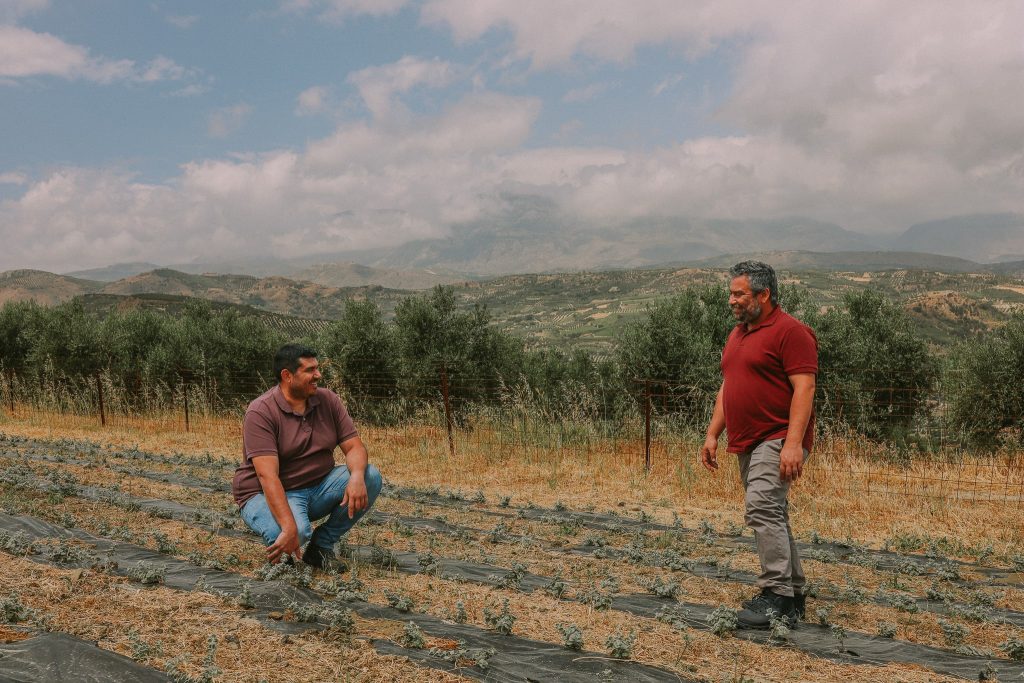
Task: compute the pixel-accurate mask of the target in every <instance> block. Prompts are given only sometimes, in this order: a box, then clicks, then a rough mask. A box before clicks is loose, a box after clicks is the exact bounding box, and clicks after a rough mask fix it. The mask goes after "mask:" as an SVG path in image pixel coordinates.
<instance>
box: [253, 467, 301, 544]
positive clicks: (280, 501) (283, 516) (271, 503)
mask: <svg viewBox="0 0 1024 683" xmlns="http://www.w3.org/2000/svg"><path fill="white" fill-rule="evenodd" d="M260 486H262V487H263V495H264V496H266V498H267V507H269V508H270V512H271V514H273V515H274V519H275V520H277V525H278V526H279V527H281V530H282V531H290V530H292V531H293V530H295V529H296V524H295V516H294V515H293V514H292V508H291V506H289V505H288V496H286V495H285V493H284V485H283V484H282V483H281V478H280V477H271V476H264V477H260Z"/></svg>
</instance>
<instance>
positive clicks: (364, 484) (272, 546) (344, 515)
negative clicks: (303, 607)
mask: <svg viewBox="0 0 1024 683" xmlns="http://www.w3.org/2000/svg"><path fill="white" fill-rule="evenodd" d="M316 356H317V354H316V351H314V350H312V349H310V348H307V347H304V346H301V345H299V344H286V345H285V346H282V347H281V348H280V349H279V350H278V352H277V354H276V355H275V356H274V374H275V376H276V377H277V378H278V384H277V385H276V386H274V387H273V388H272V389H270V390H269V391H267V392H266V393H264V394H263V395H262V396H260V397H259V398H257V399H256V400H254V401H253V402H252V403H250V404H249V408H248V409H247V410H246V411H245V420H244V422H243V426H242V464H241V465H239V466H238V469H237V470H235V477H234V479H233V480H232V482H231V490H232V493H233V494H234V497H235V502H236V503H238V506H239V508H241V513H242V519H243V520H244V521H245V523H246V524H247V525H248V526H249V528H250V529H252V530H253V531H255V532H256V533H257V534H259V535H260V536H261V537H262V538H263V542H264V543H265V544H266V545H267V559H268V560H269V561H270V562H271V563H274V564H276V563H278V562H280V561H282V560H288V561H290V560H291V557H293V556H294V558H295V559H300V560H302V561H304V562H305V563H306V564H309V565H311V566H313V567H316V568H318V569H328V568H332V569H333V568H336V563H337V558H336V557H335V554H334V545H335V543H337V542H338V540H339V539H340V538H341V536H342V535H343V534H345V533H346V532H348V530H349V529H351V528H352V526H353V525H354V524H355V523H356V522H358V521H359V519H360V518H361V517H362V516H363V515H364V514H365V513H366V511H367V510H369V509H370V506H372V505H373V503H374V501H375V500H376V499H377V495H378V494H379V493H380V489H381V486H382V480H381V474H380V472H379V471H378V470H377V468H376V467H374V466H373V465H370V464H368V463H367V454H366V447H365V446H364V445H363V442H362V440H361V439H360V438H359V433H358V432H357V431H356V428H355V425H354V424H353V423H352V418H351V417H349V414H348V411H346V410H345V406H344V405H343V404H342V402H341V399H340V398H339V397H338V395H337V394H335V393H334V392H333V391H330V390H329V389H324V388H322V387H318V386H317V382H318V381H319V380H320V377H321V376H320V369H319V364H318V362H317V359H316ZM337 446H341V450H342V452H343V453H344V454H345V464H344V465H335V462H334V449H335V447H337ZM322 517H326V518H327V520H326V521H325V522H323V523H322V524H320V525H319V526H318V527H317V528H316V529H315V530H314V529H313V525H312V522H313V521H314V520H317V519H320V518H322ZM307 542H308V545H306V544H307ZM304 545H305V546H306V547H305V550H303V546H304Z"/></svg>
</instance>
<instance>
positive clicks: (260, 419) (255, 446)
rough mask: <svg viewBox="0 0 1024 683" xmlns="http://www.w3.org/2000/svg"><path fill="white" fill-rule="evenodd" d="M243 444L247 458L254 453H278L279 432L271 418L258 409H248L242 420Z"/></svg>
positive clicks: (250, 457)
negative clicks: (276, 432)
mask: <svg viewBox="0 0 1024 683" xmlns="http://www.w3.org/2000/svg"><path fill="white" fill-rule="evenodd" d="M242 444H243V446H244V448H245V459H246V460H251V459H252V457H253V456H254V455H278V452H277V434H275V433H274V424H273V422H272V421H271V420H270V418H268V417H267V416H266V415H264V414H263V413H261V412H260V411H258V410H251V409H250V410H247V411H246V412H245V419H244V420H243V421H242Z"/></svg>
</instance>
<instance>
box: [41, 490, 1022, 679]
mask: <svg viewBox="0 0 1024 683" xmlns="http://www.w3.org/2000/svg"><path fill="white" fill-rule="evenodd" d="M36 483H39V484H40V485H49V482H47V481H46V480H43V479H38V481H37V482H36ZM79 488H80V495H86V496H90V497H91V496H95V497H97V498H99V499H104V500H105V499H108V498H109V497H110V495H109V492H107V491H106V490H104V489H99V488H95V487H87V486H80V487H79ZM118 495H120V496H122V499H124V500H128V501H130V502H133V503H135V504H138V505H139V506H140V508H141V509H150V510H155V511H158V512H159V513H160V514H161V515H162V516H169V517H174V518H178V519H182V520H184V521H192V520H195V519H196V518H197V517H199V516H201V515H200V514H198V513H199V511H197V510H196V509H195V508H191V507H189V506H186V505H183V504H180V503H175V502H172V501H162V500H159V499H150V498H133V497H126V496H124V494H118ZM43 523H44V524H45V522H43ZM57 528H58V529H60V527H57ZM83 533H84V532H83ZM218 533H223V534H225V535H231V536H244V535H247V532H243V531H241V530H234V529H220V530H219V531H218ZM102 542H103V543H112V542H109V541H102ZM115 545H116V544H115ZM131 547H133V548H134V547H135V546H131ZM139 550H141V551H142V552H143V553H149V554H155V553H153V552H152V551H149V550H146V549H139ZM356 551H357V555H358V556H360V557H361V558H362V559H364V560H367V561H368V560H369V551H368V550H367V549H356ZM155 555H157V556H158V557H166V556H159V555H158V554H155ZM393 556H394V557H395V559H396V560H397V564H396V565H395V567H394V568H395V569H397V570H400V571H402V572H405V573H421V572H422V571H423V568H422V567H421V566H420V564H419V558H420V555H417V554H416V553H393ZM136 562H137V561H136ZM438 563H439V565H440V570H439V572H438V573H439V574H440V575H441V576H448V577H452V578H458V579H462V580H466V581H470V582H473V583H480V584H484V585H492V586H496V585H499V584H501V583H502V579H503V577H504V576H505V575H506V574H508V573H509V571H510V570H508V569H504V568H501V567H496V566H492V565H480V564H474V563H470V562H462V561H458V560H452V559H447V558H439V559H438ZM188 566H189V567H191V566H192V565H188ZM210 571H212V570H210ZM550 580H551V579H550V578H549V577H543V576H539V575H534V574H528V573H527V574H523V575H522V577H521V580H520V584H519V589H520V590H522V591H524V592H532V591H533V590H536V589H539V588H542V587H543V586H545V585H547V584H548V582H550ZM168 585H173V584H172V583H171V580H170V577H168ZM174 587H181V588H184V589H188V588H190V587H191V585H183V586H174ZM212 587H214V588H216V589H217V590H221V588H220V587H219V586H212ZM317 599H319V598H317ZM673 604H676V605H681V606H682V607H683V608H685V609H686V610H687V611H688V613H691V615H692V618H687V619H686V621H687V623H689V624H690V625H691V626H692V627H694V628H698V629H707V628H708V626H707V622H706V618H707V615H708V614H710V612H711V611H712V610H713V608H712V607H710V606H708V605H700V604H695V603H675V602H673V601H666V600H662V599H660V598H658V597H656V596H652V595H643V594H636V595H633V596H629V597H628V598H627V597H626V596H617V597H615V598H613V600H612V605H611V607H612V608H613V609H617V610H621V611H626V612H630V613H633V614H636V615H637V616H644V617H653V616H655V615H656V613H657V611H658V610H659V609H661V608H662V607H665V606H666V605H673ZM280 607H282V606H281V605H278V608H280ZM356 611H357V612H358V610H356ZM395 613H396V615H399V616H396V617H395V618H396V619H400V620H401V619H403V617H402V616H400V615H401V614H402V613H399V612H397V611H395ZM1014 614H1016V613H1014ZM384 618H386V617H384ZM441 623H444V622H441ZM438 635H440V634H438ZM738 637H743V638H746V639H748V640H751V641H754V642H765V641H766V640H767V638H766V636H765V635H764V634H763V633H762V632H756V631H741V632H738ZM844 642H845V643H847V648H846V649H847V650H848V652H839V650H838V647H837V642H836V640H835V639H834V638H833V637H832V635H831V632H830V631H829V629H827V628H825V627H820V626H818V625H815V624H809V623H802V624H801V627H800V628H799V629H797V630H795V631H794V632H793V634H792V636H791V637H790V638H789V641H788V644H789V645H790V646H793V647H797V648H798V649H800V650H802V651H805V652H807V653H809V654H812V655H815V656H820V657H824V658H827V659H831V660H836V661H843V662H847V663H863V664H885V663H887V662H903V663H913V664H920V665H923V666H925V667H927V668H929V669H932V670H934V671H936V672H938V673H946V674H950V675H953V676H959V677H962V678H976V677H977V675H978V673H979V672H980V671H981V670H982V669H983V668H984V667H985V665H986V664H987V663H988V662H993V664H994V665H995V666H996V668H997V670H998V671H1000V672H1001V673H1002V672H1003V671H1004V669H1007V670H1011V671H1017V675H1022V676H1024V664H1017V663H1015V662H1010V661H1009V660H1005V659H1000V658H985V657H976V656H969V655H961V654H958V653H956V652H952V651H949V650H943V649H941V648H933V647H930V646H925V645H919V644H916V643H909V642H906V641H899V640H892V639H887V638H878V637H875V636H871V635H869V634H865V633H860V632H854V631H848V632H847V635H846V638H845V640H844ZM598 656H599V655H598ZM673 675H674V674H673ZM673 680H674V679H673Z"/></svg>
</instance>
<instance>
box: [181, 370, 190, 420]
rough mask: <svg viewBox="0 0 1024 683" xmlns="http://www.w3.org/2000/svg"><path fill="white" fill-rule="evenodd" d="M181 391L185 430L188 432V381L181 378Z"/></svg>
mask: <svg viewBox="0 0 1024 683" xmlns="http://www.w3.org/2000/svg"><path fill="white" fill-rule="evenodd" d="M181 393H182V395H183V396H184V398H185V431H186V432H189V431H191V429H190V428H189V419H188V417H189V416H188V382H186V381H184V380H182V382H181Z"/></svg>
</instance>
